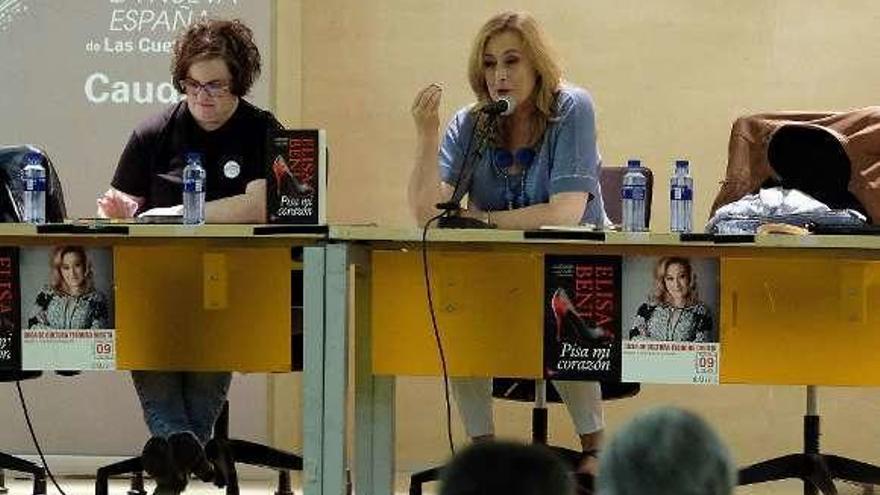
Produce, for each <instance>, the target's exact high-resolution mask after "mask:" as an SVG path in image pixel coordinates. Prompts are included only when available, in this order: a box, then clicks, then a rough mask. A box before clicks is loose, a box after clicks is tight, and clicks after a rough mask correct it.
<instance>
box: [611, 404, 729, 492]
mask: <svg viewBox="0 0 880 495" xmlns="http://www.w3.org/2000/svg"><path fill="white" fill-rule="evenodd" d="M735 482H736V470H735V467H734V465H733V462H732V461H731V459H730V454H729V453H728V451H727V447H726V446H725V445H724V442H722V440H721V438H720V437H719V436H718V435H717V434H716V433H715V431H714V430H713V429H712V428H711V427H710V426H709V424H708V423H706V422H705V421H703V420H702V419H700V418H699V417H698V416H697V415H695V414H693V413H690V412H687V411H683V410H681V409H676V408H673V407H662V408H657V409H652V410H650V411H648V412H646V413H643V414H641V415H639V416H637V417H635V418H634V419H633V420H631V421H630V422H629V423H627V424H626V425H624V426H623V428H622V429H620V430H619V431H618V432H617V434H615V435H614V437H613V438H612V439H611V442H609V443H608V446H607V447H606V448H605V450H604V451H603V452H602V454H601V455H600V459H599V475H598V477H597V479H596V491H597V493H598V494H600V495H645V494H648V493H650V494H652V495H730V494H731V493H733V488H734V485H735Z"/></svg>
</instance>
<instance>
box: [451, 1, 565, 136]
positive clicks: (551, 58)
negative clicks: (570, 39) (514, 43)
mask: <svg viewBox="0 0 880 495" xmlns="http://www.w3.org/2000/svg"><path fill="white" fill-rule="evenodd" d="M505 31H510V32H513V33H516V34H517V35H519V37H520V39H521V40H522V44H523V51H524V52H525V55H526V57H528V59H529V61H530V62H531V64H532V66H533V67H534V68H535V72H536V74H535V89H534V92H533V93H532V95H531V97H532V99H533V101H534V105H535V109H536V111H535V112H534V114H533V115H532V118H531V119H530V127H531V139H530V144H532V145H534V144H535V143H536V142H537V141H538V139H540V138H541V136H542V135H543V134H544V131H545V130H546V129H547V123H548V122H550V121H552V120H553V119H554V108H553V107H554V104H555V102H556V94H557V92H558V91H559V88H560V86H561V85H562V68H561V67H560V65H559V62H558V61H557V57H556V56H555V54H554V53H553V50H552V49H551V48H550V44H549V43H548V41H547V38H546V36H545V35H544V32H543V30H542V29H541V26H540V25H539V24H538V21H536V20H535V18H534V17H532V15H531V14H529V13H528V12H502V13H500V14H498V15H496V16H494V17H492V18H491V19H489V20H488V21H486V23H485V24H483V27H481V28H480V30H479V32H477V36H476V38H475V39H474V44H473V46H472V47H471V54H470V58H469V60H468V80H469V81H470V85H471V89H472V90H473V92H474V96H476V98H477V104H476V105H475V106H474V110H473V111H474V112H475V114H477V115H479V112H480V110H481V109H482V107H483V106H485V105H486V104H488V103H491V97H490V96H489V88H488V87H487V86H486V76H485V72H484V70H483V54H484V52H485V50H486V44H487V43H488V42H489V39H491V38H492V37H493V36H496V35H498V34H501V33H503V32H505ZM487 120H488V119H478V121H477V125H478V126H485V125H486V121H487Z"/></svg>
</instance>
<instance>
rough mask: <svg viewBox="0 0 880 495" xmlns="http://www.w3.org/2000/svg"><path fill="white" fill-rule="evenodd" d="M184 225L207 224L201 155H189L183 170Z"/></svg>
mask: <svg viewBox="0 0 880 495" xmlns="http://www.w3.org/2000/svg"><path fill="white" fill-rule="evenodd" d="M183 223H185V224H187V225H199V224H203V223H205V169H204V167H202V154H201V153H188V154H187V155H186V166H185V167H184V168H183Z"/></svg>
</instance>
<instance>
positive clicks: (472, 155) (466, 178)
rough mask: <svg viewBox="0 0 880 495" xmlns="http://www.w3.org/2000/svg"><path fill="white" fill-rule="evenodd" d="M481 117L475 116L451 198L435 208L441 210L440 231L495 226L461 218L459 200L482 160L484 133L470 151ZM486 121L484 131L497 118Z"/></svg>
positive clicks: (495, 116) (489, 117) (491, 227)
mask: <svg viewBox="0 0 880 495" xmlns="http://www.w3.org/2000/svg"><path fill="white" fill-rule="evenodd" d="M480 117H481V116H479V115H478V116H477V120H476V121H475V122H474V130H473V132H472V133H471V138H470V139H468V145H467V149H466V150H465V156H464V163H462V165H461V171H460V172H459V174H458V180H456V182H455V189H454V190H453V192H452V197H451V198H449V201H446V202H444V203H437V205H436V208H437V209H438V210H443V216H442V217H440V219H439V220H438V221H437V228H441V229H494V228H495V225H492V224H490V223H486V222H484V221H482V220H478V219H476V218H470V217H463V216H461V199H462V197H464V194H465V192H467V191H468V190H469V189H470V186H471V182H472V181H473V177H474V170H475V169H476V166H477V164H478V163H479V162H480V160H481V159H482V156H483V155H482V151H481V150H482V149H483V144H484V143H485V141H486V135H485V132H481V133H480V136H479V137H478V138H477V141H478V144H477V147H476V149H473V150H472V149H471V146H472V145H473V141H474V137H476V134H477V132H478V129H479V123H480V122H479V119H480ZM486 118H487V119H489V120H488V122H487V125H486V127H485V128H486V129H489V128H490V127H491V126H494V125H495V120H496V119H497V118H498V116H497V115H496V114H488V115H487V116H486Z"/></svg>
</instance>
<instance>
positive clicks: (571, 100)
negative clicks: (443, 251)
mask: <svg viewBox="0 0 880 495" xmlns="http://www.w3.org/2000/svg"><path fill="white" fill-rule="evenodd" d="M468 80H469V82H470V86H471V90H472V91H473V93H474V96H475V97H476V100H477V101H476V102H475V103H473V104H471V105H468V106H466V107H464V108H462V109H460V110H459V111H458V112H457V113H456V114H455V116H454V117H453V118H452V121H451V122H450V123H449V125H448V126H447V127H446V132H445V134H444V135H443V137H442V140H441V135H440V133H439V127H440V118H439V114H438V108H439V106H440V98H441V94H442V90H441V88H440V86H439V85H438V84H431V85H429V86H427V87H426V88H424V89H422V90H421V91H420V92H419V93H418V95H417V96H416V98H415V101H414V102H413V105H412V114H413V118H414V120H415V125H416V133H417V136H416V137H417V141H416V163H415V167H414V169H413V172H412V175H411V176H410V182H409V191H408V195H409V203H410V207H411V209H412V211H413V214H414V216H415V217H416V219H417V220H418V222H419V224H420V225H425V224H426V223H427V222H428V220H429V219H430V218H431V217H433V216H435V215H436V214H437V213H438V211H437V210H436V208H435V205H436V204H438V203H442V202H445V201H449V200H450V198H451V197H452V195H453V191H454V190H455V187H456V185H457V183H458V181H459V175H460V174H461V171H462V169H463V166H464V164H465V162H467V161H469V160H471V159H472V157H475V159H476V160H477V162H476V164H475V166H474V172H473V180H472V181H471V183H470V184H469V185H468V189H467V191H465V192H467V193H468V197H469V200H468V204H467V207H466V208H464V209H462V210H461V215H462V216H463V217H466V218H474V219H478V220H482V221H484V222H487V223H490V224H494V225H496V226H497V227H498V228H503V229H520V230H522V229H536V228H539V227H541V226H542V225H577V224H580V223H582V222H588V223H592V224H594V225H597V226H603V225H605V224H606V223H607V222H608V218H607V216H606V214H605V209H604V205H603V202H602V191H601V188H600V186H599V169H600V167H601V158H600V156H599V149H598V145H597V141H596V119H595V111H594V108H593V100H592V98H591V97H590V94H589V93H588V92H587V91H586V90H584V89H582V88H579V87H577V86H574V85H571V84H568V83H566V82H565V81H564V80H563V78H562V70H561V68H560V65H559V62H558V61H557V59H556V57H555V56H554V55H553V53H552V51H551V50H550V47H549V44H548V42H547V40H546V37H545V35H544V34H543V31H542V30H541V28H540V26H539V24H538V22H537V21H536V20H535V19H534V17H532V16H531V15H530V14H528V13H525V12H504V13H501V14H498V15H496V16H494V17H492V18H491V19H489V20H488V21H487V22H486V23H485V24H484V25H483V27H482V28H481V29H480V31H479V32H478V33H477V36H476V38H475V39H474V43H473V46H472V49H471V52H470V57H469V59H468ZM502 99H510V100H513V101H515V103H516V104H515V109H514V111H513V112H512V113H511V114H510V115H507V116H503V117H490V116H488V114H487V113H486V112H485V111H484V110H485V109H487V107H488V106H489V105H492V104H493V103H494V102H497V101H499V100H502ZM438 150H439V157H438ZM452 385H453V387H452V388H453V392H454V393H455V396H456V399H457V400H458V404H459V409H460V411H461V414H462V416H463V418H464V423H465V429H466V431H467V434H468V436H470V437H471V438H472V439H474V440H488V439H491V438H493V437H494V423H493V418H492V410H491V399H492V396H491V380H490V379H488V378H487V379H483V378H456V379H453V381H452ZM554 386H555V387H556V389H557V391H558V392H559V393H560V395H561V396H562V399H563V401H564V402H565V403H566V405H567V406H568V408H569V412H570V413H571V416H572V419H573V420H574V423H575V429H576V430H577V433H578V436H579V437H580V441H581V447H582V449H583V457H582V460H581V464H580V471H582V472H584V473H594V472H595V467H596V455H597V452H598V447H599V445H600V442H601V438H602V430H603V429H604V426H605V420H604V416H603V412H602V398H601V391H600V389H599V384H598V383H595V382H558V383H554Z"/></svg>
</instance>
